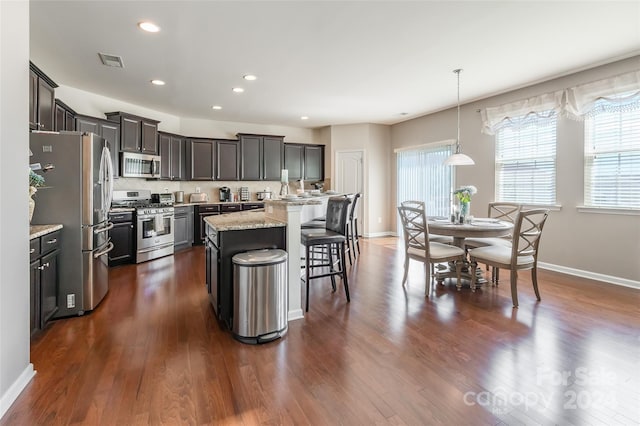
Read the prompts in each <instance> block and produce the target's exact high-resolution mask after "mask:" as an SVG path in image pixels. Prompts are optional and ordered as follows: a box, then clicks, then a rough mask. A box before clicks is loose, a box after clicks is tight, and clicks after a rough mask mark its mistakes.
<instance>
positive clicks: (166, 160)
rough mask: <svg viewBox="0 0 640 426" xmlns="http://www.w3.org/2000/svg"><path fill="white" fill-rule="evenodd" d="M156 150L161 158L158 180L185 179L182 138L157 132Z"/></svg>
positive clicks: (183, 142)
mask: <svg viewBox="0 0 640 426" xmlns="http://www.w3.org/2000/svg"><path fill="white" fill-rule="evenodd" d="M158 149H159V153H160V157H161V162H160V179H169V180H184V179H186V173H185V168H186V167H185V166H186V165H185V139H184V137H183V136H179V135H173V134H171V133H165V132H158Z"/></svg>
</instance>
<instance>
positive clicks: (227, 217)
mask: <svg viewBox="0 0 640 426" xmlns="http://www.w3.org/2000/svg"><path fill="white" fill-rule="evenodd" d="M204 221H205V222H207V223H208V224H209V225H211V226H212V227H213V228H214V229H215V230H216V231H241V230H244V229H260V228H277V227H283V226H287V224H286V222H282V221H279V220H276V219H271V218H268V217H266V215H265V213H264V211H255V210H249V211H245V212H236V213H228V214H221V215H215V216H207V217H205V218H204Z"/></svg>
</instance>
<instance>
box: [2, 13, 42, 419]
mask: <svg viewBox="0 0 640 426" xmlns="http://www.w3.org/2000/svg"><path fill="white" fill-rule="evenodd" d="M28 88H29V2H27V1H0V235H1V236H2V237H1V238H0V417H2V415H3V414H4V413H5V412H6V410H7V409H8V408H9V406H10V405H11V404H12V403H13V401H14V400H15V398H16V397H17V396H18V394H19V393H20V392H21V391H22V389H23V388H24V386H25V385H26V384H27V383H28V382H29V380H30V379H31V377H33V374H34V372H33V365H31V364H30V363H29V332H30V330H29V328H30V327H29V255H28V254H27V253H29V222H28V219H27V218H28V217H29V214H28V204H27V199H28V187H29V184H28V180H27V173H28V164H29V160H28V158H29V157H28V153H29V151H28V147H29V133H28V131H27V129H28V127H29V125H28V123H29V113H28V110H29V92H28Z"/></svg>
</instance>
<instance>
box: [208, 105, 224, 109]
mask: <svg viewBox="0 0 640 426" xmlns="http://www.w3.org/2000/svg"><path fill="white" fill-rule="evenodd" d="M211 109H222V107H221V106H220V105H214V106H212V107H211Z"/></svg>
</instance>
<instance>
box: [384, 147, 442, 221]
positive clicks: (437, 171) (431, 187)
mask: <svg viewBox="0 0 640 426" xmlns="http://www.w3.org/2000/svg"><path fill="white" fill-rule="evenodd" d="M451 154H452V148H451V145H440V144H438V145H436V144H434V145H431V146H424V147H420V148H415V149H410V150H405V151H397V155H398V163H397V170H398V171H397V173H398V176H397V181H398V189H397V191H396V193H397V197H398V205H399V204H400V203H401V202H402V201H407V200H418V201H424V203H425V210H426V214H427V215H428V216H446V217H449V213H450V210H451V194H452V192H453V171H452V170H453V168H452V167H447V166H444V165H443V164H442V162H443V161H444V160H445V159H446V158H447V157H448V156H449V155H451Z"/></svg>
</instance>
